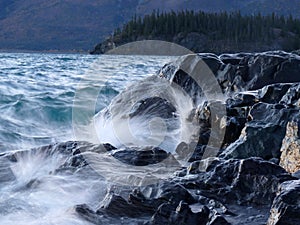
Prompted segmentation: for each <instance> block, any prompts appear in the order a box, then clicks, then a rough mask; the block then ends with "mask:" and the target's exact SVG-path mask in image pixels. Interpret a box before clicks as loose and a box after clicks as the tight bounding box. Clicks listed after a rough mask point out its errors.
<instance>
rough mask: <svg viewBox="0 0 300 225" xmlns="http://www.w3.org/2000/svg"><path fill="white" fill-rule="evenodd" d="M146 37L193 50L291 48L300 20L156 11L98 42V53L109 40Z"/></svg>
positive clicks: (298, 42)
mask: <svg viewBox="0 0 300 225" xmlns="http://www.w3.org/2000/svg"><path fill="white" fill-rule="evenodd" d="M144 39H158V40H165V41H170V42H175V43H178V44H181V45H183V46H185V47H187V48H189V49H190V50H192V51H212V52H217V53H219V52H224V51H229V52H235V51H258V50H260V51H261V50H272V49H282V50H286V51H291V50H294V49H299V48H300V20H299V19H295V18H293V17H292V16H289V17H284V16H277V15H275V13H273V14H270V15H266V16H263V15H261V14H260V13H258V14H256V15H242V14H241V13H240V12H233V13H227V12H222V13H205V12H194V11H181V12H178V13H175V12H168V13H160V12H159V11H153V13H152V14H150V15H146V16H145V17H143V18H141V17H138V16H134V17H133V18H132V20H130V21H129V22H128V23H126V24H125V25H124V26H123V27H122V28H119V29H116V30H115V32H114V34H113V35H112V36H111V37H109V38H108V39H107V40H106V41H105V42H104V43H100V44H99V45H97V46H96V49H95V51H94V53H97V52H98V53H103V52H105V49H106V50H107V46H105V43H111V42H113V45H111V46H119V45H121V44H124V43H128V42H132V41H138V40H144ZM104 47H105V48H104ZM101 48H102V49H101Z"/></svg>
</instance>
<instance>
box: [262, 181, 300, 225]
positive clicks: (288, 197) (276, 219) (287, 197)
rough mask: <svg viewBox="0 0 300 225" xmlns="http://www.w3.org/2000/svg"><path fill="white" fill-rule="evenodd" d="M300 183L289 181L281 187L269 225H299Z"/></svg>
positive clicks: (274, 202) (273, 205) (273, 206)
mask: <svg viewBox="0 0 300 225" xmlns="http://www.w3.org/2000/svg"><path fill="white" fill-rule="evenodd" d="M299 193H300V181H299V180H297V181H287V182H284V183H283V184H281V185H280V188H279V191H278V193H277V196H276V198H275V199H274V201H273V204H272V208H271V213H270V217H269V220H268V223H267V224H268V225H279V224H299V221H300V214H299V212H300V194H299Z"/></svg>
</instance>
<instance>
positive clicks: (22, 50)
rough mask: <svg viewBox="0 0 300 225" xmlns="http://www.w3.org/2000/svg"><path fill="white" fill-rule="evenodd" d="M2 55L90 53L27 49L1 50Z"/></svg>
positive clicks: (85, 53) (87, 53)
mask: <svg viewBox="0 0 300 225" xmlns="http://www.w3.org/2000/svg"><path fill="white" fill-rule="evenodd" d="M0 53H47V54H80V55H89V51H79V50H74V51H71V50H70V51H68V50H26V49H0Z"/></svg>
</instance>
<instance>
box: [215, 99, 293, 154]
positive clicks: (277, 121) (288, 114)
mask: <svg viewBox="0 0 300 225" xmlns="http://www.w3.org/2000/svg"><path fill="white" fill-rule="evenodd" d="M297 112H298V110H296V109H287V108H285V107H284V105H279V104H266V103H258V104H256V105H254V106H253V107H252V108H251V110H250V112H249V115H248V117H250V120H251V121H250V122H248V123H246V125H245V128H244V129H243V131H242V134H241V136H240V137H239V139H238V140H237V141H235V142H234V143H232V144H231V145H229V146H228V148H227V149H226V150H225V151H224V152H223V153H222V154H221V155H220V156H221V157H225V158H248V157H253V156H257V157H262V158H264V159H271V158H279V157H280V148H281V143H282V139H283V138H284V135H285V129H286V125H287V122H288V121H289V119H290V118H292V117H293V116H294V115H295V114H296V113H297ZM261 137H263V138H261Z"/></svg>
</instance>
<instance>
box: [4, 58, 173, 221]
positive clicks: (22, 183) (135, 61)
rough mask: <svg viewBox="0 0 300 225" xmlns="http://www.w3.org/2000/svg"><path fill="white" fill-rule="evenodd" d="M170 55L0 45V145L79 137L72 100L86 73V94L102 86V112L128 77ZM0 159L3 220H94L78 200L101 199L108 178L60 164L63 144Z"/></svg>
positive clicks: (149, 71) (24, 146) (21, 146)
mask: <svg viewBox="0 0 300 225" xmlns="http://www.w3.org/2000/svg"><path fill="white" fill-rule="evenodd" d="M169 61H170V58H169V57H154V56H153V57H143V56H90V55H75V54H74V55H72V54H23V53H1V54H0V153H1V152H2V153H3V152H8V151H19V150H22V151H24V150H30V149H32V148H34V147H35V148H37V149H38V147H39V146H41V145H48V144H55V143H60V142H62V141H68V140H74V135H73V132H72V107H73V100H74V96H75V93H76V90H77V87H78V84H79V82H80V80H81V79H83V80H88V81H89V84H91V83H92V84H93V85H88V86H86V87H85V88H86V89H87V90H86V91H85V93H86V95H85V96H84V97H85V98H86V100H87V101H88V100H89V98H90V97H91V96H89V90H91V91H93V90H95V89H96V90H98V89H99V91H100V92H99V96H98V101H97V106H96V112H97V111H100V110H101V109H103V108H104V107H106V106H107V105H109V103H110V102H111V100H112V99H113V98H114V97H115V96H116V95H117V94H118V93H119V92H120V91H122V90H123V89H124V88H125V87H126V86H127V85H128V84H130V83H131V82H133V81H137V80H141V79H142V78H143V77H147V76H150V75H153V74H155V72H156V71H157V70H158V69H159V68H160V67H161V66H163V65H164V64H165V63H166V62H169ZM90 74H93V75H96V76H90ZM90 79H95V80H94V81H93V80H90ZM81 97H82V96H81ZM82 107H84V106H82ZM0 161H1V162H0V223H1V224H6V225H10V224H89V223H88V222H87V221H84V220H82V219H81V218H79V217H78V216H77V215H76V213H75V212H74V208H73V207H74V206H75V205H78V204H83V203H84V204H88V205H89V206H90V207H97V205H99V202H100V201H101V199H102V198H103V196H104V195H105V192H106V188H107V185H109V184H107V183H106V182H105V181H104V180H103V178H101V176H98V175H97V174H95V173H94V172H93V171H90V170H87V171H86V170H81V169H79V170H76V171H61V172H57V171H56V170H57V168H59V167H61V165H62V164H63V163H64V162H65V161H66V155H65V154H64V153H62V152H55V153H53V154H52V153H51V154H46V153H43V152H39V151H25V152H23V153H22V154H15V158H14V159H13V160H12V159H7V158H1V160H0ZM117 224H118V223H117Z"/></svg>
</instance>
